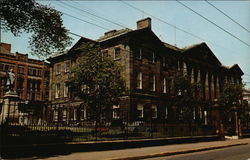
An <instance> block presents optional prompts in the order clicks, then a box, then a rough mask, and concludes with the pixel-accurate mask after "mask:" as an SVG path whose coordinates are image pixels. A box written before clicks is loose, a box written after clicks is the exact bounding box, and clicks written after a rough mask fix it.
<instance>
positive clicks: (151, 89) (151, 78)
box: [149, 75, 155, 91]
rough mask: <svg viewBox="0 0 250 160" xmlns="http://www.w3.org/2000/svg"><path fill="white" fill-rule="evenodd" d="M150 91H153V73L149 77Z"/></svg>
mask: <svg viewBox="0 0 250 160" xmlns="http://www.w3.org/2000/svg"><path fill="white" fill-rule="evenodd" d="M149 85H150V91H155V75H151V76H150V77H149Z"/></svg>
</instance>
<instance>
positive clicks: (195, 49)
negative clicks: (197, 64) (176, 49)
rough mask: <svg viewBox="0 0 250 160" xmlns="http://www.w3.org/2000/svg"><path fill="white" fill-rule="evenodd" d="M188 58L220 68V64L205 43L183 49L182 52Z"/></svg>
mask: <svg viewBox="0 0 250 160" xmlns="http://www.w3.org/2000/svg"><path fill="white" fill-rule="evenodd" d="M182 53H183V54H185V56H187V57H188V58H189V57H190V58H193V59H197V60H199V61H202V62H204V63H208V64H211V65H215V66H221V62H220V61H219V60H218V58H217V57H216V56H215V55H214V53H213V52H212V51H211V49H210V48H209V47H208V46H207V44H206V43H201V44H196V45H193V46H191V47H188V48H184V49H183V51H182Z"/></svg>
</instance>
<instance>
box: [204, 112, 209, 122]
mask: <svg viewBox="0 0 250 160" xmlns="http://www.w3.org/2000/svg"><path fill="white" fill-rule="evenodd" d="M204 119H205V122H204V123H205V125H208V118H207V111H204Z"/></svg>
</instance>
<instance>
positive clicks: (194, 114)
mask: <svg viewBox="0 0 250 160" xmlns="http://www.w3.org/2000/svg"><path fill="white" fill-rule="evenodd" d="M195 119H196V113H195V109H194V110H193V120H195Z"/></svg>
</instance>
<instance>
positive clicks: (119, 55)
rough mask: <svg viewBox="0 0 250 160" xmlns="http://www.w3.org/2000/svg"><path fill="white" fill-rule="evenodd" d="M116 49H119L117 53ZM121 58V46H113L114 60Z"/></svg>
mask: <svg viewBox="0 0 250 160" xmlns="http://www.w3.org/2000/svg"><path fill="white" fill-rule="evenodd" d="M116 50H119V54H118V55H117V52H116ZM119 59H121V48H120V47H115V48H114V60H119Z"/></svg>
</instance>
